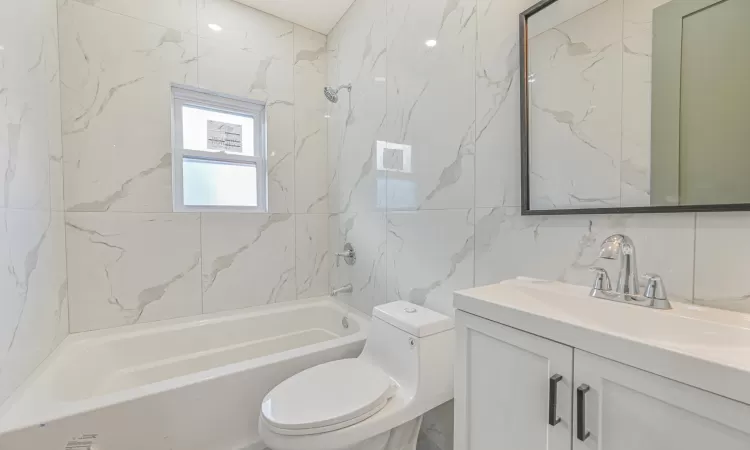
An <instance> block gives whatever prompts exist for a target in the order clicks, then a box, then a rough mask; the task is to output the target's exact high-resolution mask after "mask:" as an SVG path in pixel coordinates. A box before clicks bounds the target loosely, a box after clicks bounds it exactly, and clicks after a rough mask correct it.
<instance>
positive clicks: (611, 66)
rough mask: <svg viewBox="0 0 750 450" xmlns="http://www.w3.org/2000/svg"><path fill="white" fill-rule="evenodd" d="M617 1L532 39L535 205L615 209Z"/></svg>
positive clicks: (617, 169) (617, 185) (619, 35)
mask: <svg viewBox="0 0 750 450" xmlns="http://www.w3.org/2000/svg"><path fill="white" fill-rule="evenodd" d="M622 1H623V0H608V1H606V2H604V3H602V4H600V5H598V6H596V7H594V8H592V9H589V10H587V11H586V12H584V13H583V14H581V15H579V16H576V17H574V18H572V19H570V20H568V21H566V22H564V23H561V24H559V25H557V26H556V27H554V28H551V29H549V30H547V31H544V32H543V33H540V34H538V35H537V36H535V37H533V38H531V39H530V40H529V44H528V55H529V60H528V65H529V77H533V82H532V83H529V84H530V86H529V91H530V92H529V103H530V105H529V108H530V111H529V175H530V179H529V180H530V181H529V191H530V202H531V208H532V209H559V208H587V207H618V206H620V156H621V134H622V133H621V128H622V125H621V110H622ZM533 18H534V17H533V16H532V18H531V19H530V20H533ZM561 86H564V87H565V88H564V89H561Z"/></svg>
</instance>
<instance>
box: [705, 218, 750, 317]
mask: <svg viewBox="0 0 750 450" xmlns="http://www.w3.org/2000/svg"><path fill="white" fill-rule="evenodd" d="M696 225H697V226H696V235H695V302H696V303H698V304H702V305H706V306H712V307H714V308H721V309H729V310H733V311H741V312H746V313H750V277H748V268H749V267H750V264H749V263H748V261H747V256H746V255H747V252H748V251H750V240H749V237H750V213H747V212H737V213H699V214H698V220H697V222H696Z"/></svg>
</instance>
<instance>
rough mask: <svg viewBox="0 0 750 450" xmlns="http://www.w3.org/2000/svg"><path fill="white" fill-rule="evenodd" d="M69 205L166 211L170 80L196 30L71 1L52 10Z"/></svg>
mask: <svg viewBox="0 0 750 450" xmlns="http://www.w3.org/2000/svg"><path fill="white" fill-rule="evenodd" d="M60 49H61V74H62V78H61V79H62V85H63V89H62V111H63V112H62V114H63V133H64V137H63V146H64V149H63V152H64V163H65V204H66V207H67V210H68V211H136V212H151V211H155V212H167V211H171V210H172V173H171V163H172V159H171V150H170V149H171V118H170V110H171V106H170V105H171V98H170V83H172V82H176V83H183V84H195V83H196V81H197V78H196V62H195V57H196V38H195V36H193V35H189V34H185V33H181V32H179V31H175V30H173V29H170V28H164V27H161V26H157V25H153V24H150V23H146V22H143V21H140V20H136V19H131V18H129V17H126V16H122V15H119V14H115V13H111V12H108V11H104V10H102V9H99V8H94V7H91V6H87V5H84V4H82V3H78V2H69V3H68V4H67V5H66V6H63V7H62V8H61V10H60Z"/></svg>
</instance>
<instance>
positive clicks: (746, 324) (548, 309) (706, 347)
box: [454, 278, 750, 404]
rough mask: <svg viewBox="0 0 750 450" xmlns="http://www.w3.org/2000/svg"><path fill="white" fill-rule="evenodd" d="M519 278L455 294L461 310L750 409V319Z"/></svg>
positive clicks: (718, 311)
mask: <svg viewBox="0 0 750 450" xmlns="http://www.w3.org/2000/svg"><path fill="white" fill-rule="evenodd" d="M588 293H589V288H587V287H584V286H573V285H569V284H564V283H559V282H551V281H541V280H532V279H524V278H519V279H515V280H508V281H504V282H502V283H499V284H494V285H490V286H483V287H478V288H473V289H466V290H463V291H458V292H456V293H455V300H454V306H455V307H456V309H459V310H462V311H465V312H467V313H470V314H473V315H476V316H480V317H484V318H486V319H489V320H492V321H494V322H498V323H501V324H504V325H507V326H510V327H513V328H517V329H520V330H523V331H526V332H528V333H532V334H535V335H538V336H541V337H544V338H547V339H550V340H553V341H557V342H560V343H563V344H566V345H569V346H571V347H575V348H578V349H581V350H584V351H587V352H589V353H593V354H596V355H599V356H602V357H604V358H608V359H612V360H615V361H619V362H621V363H624V364H627V365H630V366H633V367H637V368H640V369H642V370H646V371H649V372H652V373H655V374H657V375H661V376H664V377H666V378H670V379H673V380H676V381H679V382H682V383H685V384H688V385H691V386H694V387H697V388H700V389H704V390H706V391H709V392H713V393H715V394H719V395H723V396H725V397H729V398H732V399H735V400H738V401H741V402H743V403H747V404H750V315H748V314H742V313H735V312H731V311H724V310H718V309H713V308H705V307H699V306H693V305H688V304H681V303H677V302H672V308H673V309H671V310H667V311H662V310H655V309H650V308H644V307H639V306H634V305H627V304H623V303H617V302H612V301H608V300H602V299H597V298H592V297H589V295H588Z"/></svg>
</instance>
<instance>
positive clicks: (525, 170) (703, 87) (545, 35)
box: [520, 0, 750, 214]
mask: <svg viewBox="0 0 750 450" xmlns="http://www.w3.org/2000/svg"><path fill="white" fill-rule="evenodd" d="M520 23H521V34H520V37H521V45H522V51H521V76H522V78H521V79H522V80H525V82H523V83H521V84H522V88H521V91H522V92H521V124H522V126H521V128H522V129H521V142H522V180H523V186H522V192H523V195H522V204H523V212H524V213H525V214H573V213H614V212H655V211H708V210H713V211H718V210H750V1H748V0H545V1H542V2H540V3H538V4H537V5H535V6H533V7H532V8H530V9H529V10H527V11H525V12H524V13H522V14H521V20H520Z"/></svg>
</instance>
